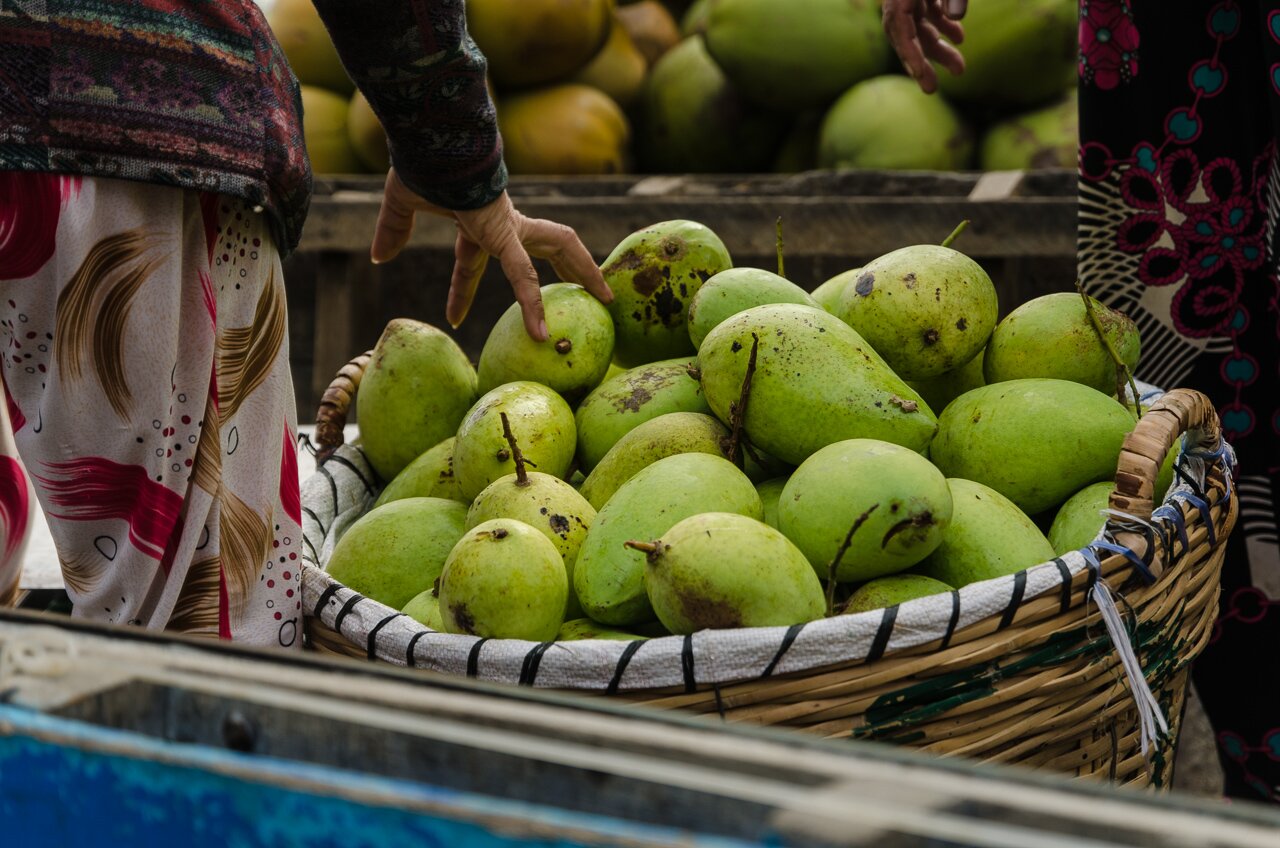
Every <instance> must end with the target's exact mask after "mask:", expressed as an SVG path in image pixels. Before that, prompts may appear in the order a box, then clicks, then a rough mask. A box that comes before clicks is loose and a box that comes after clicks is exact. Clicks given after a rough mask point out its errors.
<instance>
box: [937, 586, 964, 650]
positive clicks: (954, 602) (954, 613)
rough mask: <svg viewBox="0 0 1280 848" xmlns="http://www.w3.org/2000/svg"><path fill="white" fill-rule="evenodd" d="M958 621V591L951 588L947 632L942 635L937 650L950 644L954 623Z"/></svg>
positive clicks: (954, 630)
mask: <svg viewBox="0 0 1280 848" xmlns="http://www.w3.org/2000/svg"><path fill="white" fill-rule="evenodd" d="M959 623H960V592H959V591H957V590H955V589H952V590H951V619H950V620H949V621H948V622H947V632H946V633H944V634H943V636H942V644H941V645H939V646H938V650H939V651H945V650H946V649H947V646H948V645H950V644H951V637H952V636H954V635H955V633H956V625H958V624H959Z"/></svg>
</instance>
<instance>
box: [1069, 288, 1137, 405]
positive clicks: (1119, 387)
mask: <svg viewBox="0 0 1280 848" xmlns="http://www.w3.org/2000/svg"><path fill="white" fill-rule="evenodd" d="M1076 291H1077V292H1079V293H1080V299H1081V300H1083V301H1084V312H1085V314H1086V315H1088V316H1089V323H1090V324H1092V325H1093V330H1094V332H1096V333H1097V334H1098V340H1099V341H1100V342H1102V346H1103V347H1104V348H1106V350H1107V354H1108V355H1109V356H1110V357H1111V361H1112V362H1114V363H1115V364H1116V397H1118V398H1120V399H1121V403H1123V402H1124V389H1125V381H1126V380H1127V381H1128V385H1129V388H1130V389H1131V390H1132V391H1133V411H1134V412H1135V413H1137V416H1138V418H1139V419H1141V418H1142V402H1141V401H1140V400H1139V399H1138V384H1137V382H1135V381H1134V379H1133V372H1132V371H1130V370H1129V366H1128V365H1125V364H1124V360H1122V359H1121V358H1120V354H1119V353H1117V352H1116V349H1115V347H1114V346H1113V345H1112V344H1111V340H1110V339H1108V338H1107V334H1106V333H1104V332H1103V331H1102V322H1101V321H1100V320H1098V313H1097V312H1095V311H1094V309H1093V301H1092V299H1090V297H1089V295H1087V294H1085V293H1084V285H1083V284H1082V283H1081V282H1080V280H1079V279H1077V280H1076Z"/></svg>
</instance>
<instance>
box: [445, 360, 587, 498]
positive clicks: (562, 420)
mask: <svg viewBox="0 0 1280 848" xmlns="http://www.w3.org/2000/svg"><path fill="white" fill-rule="evenodd" d="M504 412H505V413H506V414H507V417H508V419H509V420H510V423H511V430H512V432H513V433H514V434H515V437H516V438H517V439H518V440H519V443H520V450H521V452H522V453H523V454H524V456H525V459H527V460H529V464H530V465H532V466H533V467H534V468H537V469H538V470H539V471H541V472H543V473H544V474H550V475H551V476H553V477H559V478H561V479H564V477H565V476H566V475H567V474H568V473H569V468H570V466H571V465H572V464H573V453H574V450H575V448H576V447H577V438H576V435H575V432H574V425H573V410H571V409H570V408H569V404H567V403H565V400H564V398H562V397H560V395H558V394H556V393H555V392H553V391H552V390H551V389H549V388H547V387H546V386H544V385H541V384H540V383H531V382H528V381H519V382H515V383H507V384H506V385H503V386H498V387H497V388H496V389H493V390H492V391H490V392H487V393H485V394H484V395H483V396H481V398H480V399H479V400H478V401H476V403H475V406H473V407H471V409H470V410H469V411H468V412H467V414H466V417H465V418H463V419H462V424H461V425H459V427H458V439H457V441H456V442H455V443H454V448H453V469H454V473H455V474H456V475H457V476H458V482H459V484H460V485H461V487H462V495H463V497H465V498H467V499H468V500H469V501H470V500H474V499H475V497H476V496H477V495H479V494H480V493H481V492H482V491H484V489H485V487H486V486H488V485H489V484H490V483H492V482H493V481H494V480H497V479H498V478H499V477H505V476H506V475H508V474H511V473H513V472H514V471H515V470H516V463H515V459H514V458H513V457H512V455H511V446H510V445H509V444H508V443H507V439H506V436H505V435H504V432H503V428H502V417H501V416H502V413H504Z"/></svg>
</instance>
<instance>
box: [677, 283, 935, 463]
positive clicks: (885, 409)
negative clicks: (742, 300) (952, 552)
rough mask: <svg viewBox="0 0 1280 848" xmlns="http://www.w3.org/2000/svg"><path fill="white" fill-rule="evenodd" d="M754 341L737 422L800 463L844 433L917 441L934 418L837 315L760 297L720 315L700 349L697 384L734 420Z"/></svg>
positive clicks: (925, 438) (924, 439) (762, 445)
mask: <svg viewBox="0 0 1280 848" xmlns="http://www.w3.org/2000/svg"><path fill="white" fill-rule="evenodd" d="M756 340H758V341H759V349H758V352H757V361H756V368H755V371H754V372H753V373H752V378H751V388H750V397H749V400H748V403H747V406H746V414H745V416H744V418H743V429H744V430H745V432H746V434H747V437H748V440H749V442H750V443H751V445H753V446H754V447H755V448H758V449H759V450H762V451H766V452H768V453H769V454H771V455H772V456H775V457H777V458H778V459H781V460H783V461H784V462H788V463H791V464H792V465H799V464H800V463H802V462H804V461H805V460H806V459H807V458H808V457H809V456H810V455H811V454H813V453H814V452H815V451H817V450H819V449H821V448H823V447H826V446H827V445H829V444H832V443H833V442H842V441H844V440H846V439H860V438H867V439H881V440H883V441H886V442H893V443H894V444H899V445H902V446H904V447H907V448H910V449H911V450H913V451H921V450H924V448H925V447H926V446H927V445H928V444H929V440H930V439H932V438H933V434H934V431H935V429H936V427H937V421H936V419H935V418H934V415H933V413H932V412H931V411H930V410H929V407H928V406H927V405H926V404H925V402H924V400H923V399H922V398H921V397H920V396H919V395H918V394H916V393H915V391H913V390H912V389H911V388H910V387H909V386H907V384H906V383H904V382H903V381H902V380H901V379H900V378H899V377H898V376H897V375H896V374H894V373H893V371H892V370H890V368H889V366H888V365H887V364H885V361H884V360H883V359H881V358H880V356H879V354H877V353H876V352H875V351H874V350H873V349H872V348H871V345H869V344H867V342H866V341H864V340H863V338H862V337H861V336H860V335H858V333H857V332H855V331H854V330H853V329H851V328H850V327H849V325H848V324H845V323H844V322H843V321H841V320H840V319H839V318H836V317H835V316H834V315H831V314H830V313H828V312H824V311H823V310H821V309H818V308H816V307H813V306H802V305H800V304H793V303H778V304H771V305H768V306H756V307H753V308H751V309H748V310H746V311H744V312H739V313H738V314H737V315H734V316H733V317H732V318H730V319H728V320H727V321H725V322H723V323H722V324H720V325H719V326H717V327H716V328H715V329H713V330H712V331H711V332H710V333H708V334H707V337H706V339H704V340H703V342H702V348H701V349H700V350H699V352H698V365H699V368H700V369H701V376H702V390H703V392H704V393H705V394H706V396H707V403H709V404H710V405H711V409H712V411H714V412H715V414H716V416H717V417H718V418H719V419H720V420H721V421H723V422H725V423H726V424H729V425H731V424H732V420H733V415H732V413H731V405H736V404H737V403H738V402H739V399H740V397H741V395H742V385H743V381H744V379H745V378H746V375H747V369H748V365H749V363H750V360H751V349H752V346H753V342H754V341H756Z"/></svg>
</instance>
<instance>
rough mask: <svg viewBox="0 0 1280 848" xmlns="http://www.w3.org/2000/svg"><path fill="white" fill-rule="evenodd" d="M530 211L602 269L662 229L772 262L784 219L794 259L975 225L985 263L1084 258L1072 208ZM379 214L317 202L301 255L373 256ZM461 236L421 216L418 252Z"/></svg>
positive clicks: (786, 203)
mask: <svg viewBox="0 0 1280 848" xmlns="http://www.w3.org/2000/svg"><path fill="white" fill-rule="evenodd" d="M520 209H521V211H522V212H524V214H526V215H529V216H531V217H540V218H551V219H553V220H556V221H559V222H561V223H564V224H567V225H569V226H571V227H573V228H574V229H575V230H576V231H577V232H578V235H579V236H580V237H581V238H582V240H583V242H584V243H585V244H586V245H587V248H588V249H589V250H590V251H591V252H592V254H593V255H595V256H596V258H597V260H602V259H603V258H604V257H605V256H606V255H607V254H608V253H609V252H610V251H611V250H612V249H613V247H614V246H615V245H616V244H617V243H618V242H620V241H621V240H622V239H623V238H625V237H626V236H627V235H628V234H629V233H632V232H634V231H635V230H637V229H640V228H642V227H645V226H648V225H649V224H652V223H655V222H657V221H666V220H670V219H673V218H688V219H692V220H695V221H700V222H702V223H705V224H706V225H707V226H709V227H711V228H712V229H713V230H715V231H716V233H717V234H718V235H719V236H720V237H721V239H723V240H724V242H725V245H726V246H727V247H728V248H729V251H730V253H744V254H753V255H767V254H768V253H769V252H770V250H771V249H772V245H773V240H774V222H775V221H776V220H777V218H778V217H779V216H781V217H782V219H783V222H784V225H785V226H786V229H787V249H788V250H789V251H791V252H793V253H796V254H804V255H814V256H816V255H825V256H877V255H879V254H881V253H884V252H885V251H887V250H890V249H893V248H895V247H899V246H901V245H904V244H916V243H924V242H939V241H941V240H942V239H943V238H944V237H945V236H946V235H947V233H949V232H950V231H951V230H952V229H953V228H954V227H955V225H956V224H957V223H959V222H960V221H961V220H963V219H965V218H967V219H969V221H970V222H971V223H970V226H969V229H968V230H967V231H966V232H965V234H964V237H963V238H964V241H963V246H962V249H963V250H964V251H965V252H966V253H968V254H970V255H972V256H975V257H981V256H1028V257H1043V256H1050V257H1063V256H1074V255H1075V250H1076V240H1075V239H1076V236H1075V226H1076V203H1075V200H1074V199H1065V198H1026V197H1012V198H1008V199H1004V200H997V201H969V200H966V199H964V198H960V199H952V200H938V199H935V198H915V197H872V198H854V197H841V198H831V197H794V196H778V197H746V198H726V197H684V196H670V195H663V196H649V197H598V198H590V199H583V198H566V197H550V196H540V197H530V198H525V199H523V200H522V201H521V202H520ZM377 211H378V196H377V195H374V194H369V193H360V192H339V193H337V194H335V195H334V196H333V197H332V198H328V199H323V198H317V199H316V201H315V202H314V203H313V204H312V207H311V216H310V219H309V221H308V223H307V227H306V229H305V231H304V232H303V238H302V244H301V245H300V248H299V249H300V250H304V251H305V250H331V251H346V252H351V253H353V254H356V253H358V254H364V253H366V252H367V251H368V249H369V232H370V229H371V225H372V221H373V220H374V219H375V217H376V215H377ZM455 237H456V230H455V228H454V226H453V225H452V224H451V223H450V222H449V221H447V220H445V219H442V218H433V217H431V216H419V220H418V225H417V227H416V228H415V230H414V234H413V236H412V238H411V240H410V246H412V247H423V248H431V249H435V250H451V249H452V247H453V242H454V239H455Z"/></svg>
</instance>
